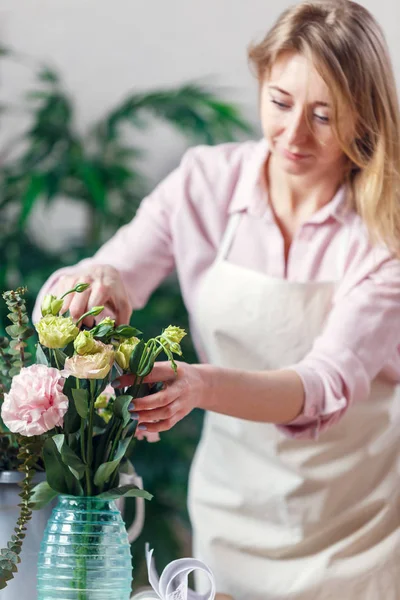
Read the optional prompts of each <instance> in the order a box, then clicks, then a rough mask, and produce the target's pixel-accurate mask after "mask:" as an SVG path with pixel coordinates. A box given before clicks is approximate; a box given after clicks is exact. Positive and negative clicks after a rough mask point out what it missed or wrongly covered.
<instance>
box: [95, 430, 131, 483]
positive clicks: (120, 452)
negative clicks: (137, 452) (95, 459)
mask: <svg viewBox="0 0 400 600" xmlns="http://www.w3.org/2000/svg"><path fill="white" fill-rule="evenodd" d="M129 442H130V439H129V438H126V439H125V440H122V441H121V442H120V443H119V444H118V449H117V452H116V454H115V458H114V460H111V461H109V462H106V463H103V464H102V465H100V466H99V468H98V469H97V471H96V473H95V476H94V484H95V485H97V486H101V485H103V484H104V483H107V481H109V480H110V478H111V476H112V475H113V473H114V471H115V470H116V469H117V468H118V465H119V463H120V462H121V460H122V458H123V456H124V454H125V452H126V450H127V448H128V446H129Z"/></svg>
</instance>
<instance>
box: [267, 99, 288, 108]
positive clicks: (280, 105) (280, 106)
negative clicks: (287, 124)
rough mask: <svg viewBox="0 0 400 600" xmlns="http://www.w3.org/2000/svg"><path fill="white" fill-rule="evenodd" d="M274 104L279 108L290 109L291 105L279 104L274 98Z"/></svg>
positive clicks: (272, 100)
mask: <svg viewBox="0 0 400 600" xmlns="http://www.w3.org/2000/svg"><path fill="white" fill-rule="evenodd" d="M271 102H272V104H276V106H278V107H279V108H283V109H286V108H290V106H289V104H285V103H284V102H279V101H278V100H274V99H273V98H272V99H271Z"/></svg>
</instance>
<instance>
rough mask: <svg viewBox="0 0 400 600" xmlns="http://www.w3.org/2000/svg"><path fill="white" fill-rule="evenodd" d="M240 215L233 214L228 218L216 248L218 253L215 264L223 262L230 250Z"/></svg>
mask: <svg viewBox="0 0 400 600" xmlns="http://www.w3.org/2000/svg"><path fill="white" fill-rule="evenodd" d="M241 216H242V214H241V213H234V214H233V215H231V216H230V217H229V220H228V225H227V226H226V229H225V231H224V235H223V236H222V240H221V244H220V246H219V248H218V253H217V256H216V259H215V262H219V261H221V260H225V258H226V257H227V255H228V252H229V250H230V247H231V245H232V242H233V238H234V236H235V233H236V229H237V227H238V225H239V221H240V219H241Z"/></svg>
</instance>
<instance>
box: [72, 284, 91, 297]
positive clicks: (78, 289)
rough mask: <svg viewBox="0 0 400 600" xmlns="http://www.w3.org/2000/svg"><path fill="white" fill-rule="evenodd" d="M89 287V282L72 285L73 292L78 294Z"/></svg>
mask: <svg viewBox="0 0 400 600" xmlns="http://www.w3.org/2000/svg"><path fill="white" fill-rule="evenodd" d="M89 287H90V283H78V285H76V286H75V287H74V292H77V293H78V294H80V293H81V292H84V291H85V290H87V289H88V288H89Z"/></svg>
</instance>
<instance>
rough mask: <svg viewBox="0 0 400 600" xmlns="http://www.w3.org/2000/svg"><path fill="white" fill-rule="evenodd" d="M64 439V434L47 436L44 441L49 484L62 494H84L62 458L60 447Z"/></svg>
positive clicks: (44, 455) (44, 457)
mask: <svg viewBox="0 0 400 600" xmlns="http://www.w3.org/2000/svg"><path fill="white" fill-rule="evenodd" d="M63 441H64V436H63V435H55V436H53V437H52V438H47V440H46V441H45V443H44V446H43V459H44V464H45V467H46V476H47V481H48V484H49V486H50V487H51V488H53V490H55V491H57V492H58V493H60V494H72V495H73V496H80V495H82V494H83V490H82V487H81V486H80V485H79V482H78V481H77V480H76V478H75V477H74V476H73V475H72V473H71V471H70V470H69V469H68V467H67V465H66V464H65V463H64V461H63V460H62V458H61V453H60V447H62V444H63Z"/></svg>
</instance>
